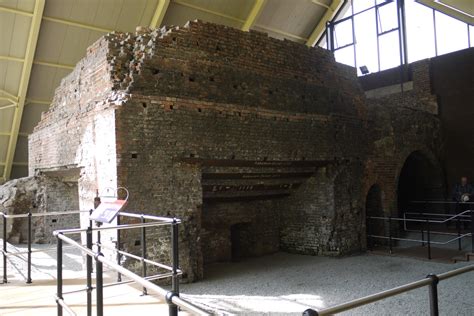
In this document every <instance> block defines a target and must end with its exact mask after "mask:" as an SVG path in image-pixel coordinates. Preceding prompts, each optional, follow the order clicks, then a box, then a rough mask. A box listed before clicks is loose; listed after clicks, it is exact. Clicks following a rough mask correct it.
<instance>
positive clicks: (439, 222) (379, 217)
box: [367, 210, 474, 224]
mask: <svg viewBox="0 0 474 316" xmlns="http://www.w3.org/2000/svg"><path fill="white" fill-rule="evenodd" d="M471 212H474V211H472V210H466V211H464V212H461V213H459V214H456V215H453V216H451V217H450V218H447V219H445V220H443V221H440V220H428V221H429V222H430V223H435V224H444V223H447V222H449V221H451V220H453V219H455V218H457V217H460V216H461V215H464V214H467V213H469V214H470V213H471ZM418 214H420V213H418ZM367 218H370V219H384V220H388V219H390V220H392V221H409V222H423V223H426V221H427V220H426V219H406V218H401V217H384V216H367Z"/></svg>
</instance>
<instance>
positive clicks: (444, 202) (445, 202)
mask: <svg viewBox="0 0 474 316" xmlns="http://www.w3.org/2000/svg"><path fill="white" fill-rule="evenodd" d="M410 203H416V204H473V205H474V202H457V201H443V200H439V201H438V200H430V201H410Z"/></svg>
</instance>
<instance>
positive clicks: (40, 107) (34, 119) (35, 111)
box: [20, 103, 49, 134]
mask: <svg viewBox="0 0 474 316" xmlns="http://www.w3.org/2000/svg"><path fill="white" fill-rule="evenodd" d="M48 108H49V106H47V105H44V104H34V103H33V104H27V105H25V109H24V112H23V117H22V119H21V125H20V133H27V134H31V132H33V128H34V127H35V126H36V124H38V122H39V121H40V119H41V113H43V112H45V111H47V110H48Z"/></svg>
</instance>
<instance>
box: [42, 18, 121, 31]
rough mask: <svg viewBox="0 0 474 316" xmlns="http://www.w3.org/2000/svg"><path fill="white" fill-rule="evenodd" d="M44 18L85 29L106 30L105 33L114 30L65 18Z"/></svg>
mask: <svg viewBox="0 0 474 316" xmlns="http://www.w3.org/2000/svg"><path fill="white" fill-rule="evenodd" d="M43 20H45V21H49V22H54V23H59V24H64V25H70V26H75V27H79V28H83V29H88V30H91V31H97V32H104V33H110V32H113V31H114V30H112V29H106V28H103V27H98V26H94V25H90V24H85V23H81V22H75V21H70V20H65V19H59V18H53V17H49V16H45V17H43Z"/></svg>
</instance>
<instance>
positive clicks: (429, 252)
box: [426, 219, 431, 260]
mask: <svg viewBox="0 0 474 316" xmlns="http://www.w3.org/2000/svg"><path fill="white" fill-rule="evenodd" d="M426 237H427V242H428V259H430V260H431V230H430V220H429V219H427V220H426Z"/></svg>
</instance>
